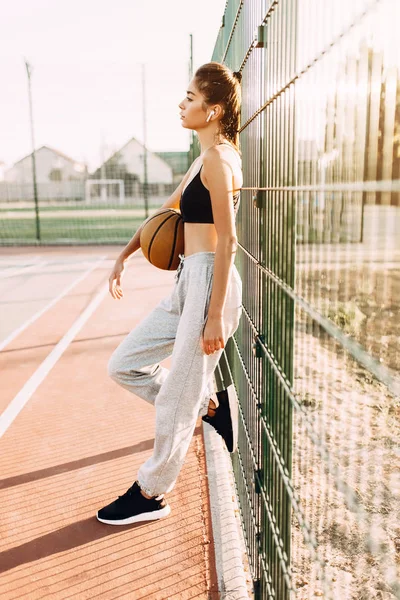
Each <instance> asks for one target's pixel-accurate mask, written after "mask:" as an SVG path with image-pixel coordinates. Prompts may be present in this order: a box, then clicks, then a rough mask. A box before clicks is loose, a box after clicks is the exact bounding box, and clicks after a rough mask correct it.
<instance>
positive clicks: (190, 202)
mask: <svg viewBox="0 0 400 600" xmlns="http://www.w3.org/2000/svg"><path fill="white" fill-rule="evenodd" d="M202 166H203V165H201V167H200V169H199V171H198V173H196V175H195V176H194V177H193V179H192V180H191V182H190V183H189V185H187V186H186V188H185V189H184V191H183V194H182V195H181V198H180V205H179V206H180V211H181V215H182V220H183V222H184V223H214V217H213V212H212V206H211V197H210V192H209V191H208V189H207V188H206V187H205V185H204V184H203V182H202V181H201V177H200V171H201V168H202ZM239 196H240V192H238V193H237V194H235V195H234V196H233V209H234V211H235V215H236V213H237V209H238V208H239V201H240V198H239Z"/></svg>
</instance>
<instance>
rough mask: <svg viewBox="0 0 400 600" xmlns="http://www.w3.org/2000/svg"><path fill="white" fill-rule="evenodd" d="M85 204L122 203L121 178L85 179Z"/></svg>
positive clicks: (122, 187)
mask: <svg viewBox="0 0 400 600" xmlns="http://www.w3.org/2000/svg"><path fill="white" fill-rule="evenodd" d="M85 202H86V204H120V205H121V204H124V203H125V189H124V180H123V179H87V180H86V185H85Z"/></svg>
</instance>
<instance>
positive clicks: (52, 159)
mask: <svg viewBox="0 0 400 600" xmlns="http://www.w3.org/2000/svg"><path fill="white" fill-rule="evenodd" d="M35 161H36V181H37V183H38V184H39V183H50V182H66V181H76V182H79V181H84V180H85V179H86V178H87V167H86V165H85V164H84V163H81V162H78V161H76V160H74V159H72V158H70V157H69V156H66V155H65V154H63V153H62V152H59V150H55V149H54V148H51V147H50V146H42V147H41V148H39V149H38V150H36V152H35ZM32 180H33V177H32V154H28V155H27V156H25V157H24V158H21V160H19V161H18V162H16V163H15V164H14V165H13V166H12V167H11V168H10V169H8V170H6V171H5V173H4V181H6V182H7V183H15V184H19V185H24V184H31V183H32Z"/></svg>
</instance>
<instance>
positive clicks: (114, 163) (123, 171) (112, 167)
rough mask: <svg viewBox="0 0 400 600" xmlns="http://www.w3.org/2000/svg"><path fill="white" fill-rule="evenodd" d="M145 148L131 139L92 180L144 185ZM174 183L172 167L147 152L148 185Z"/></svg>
mask: <svg viewBox="0 0 400 600" xmlns="http://www.w3.org/2000/svg"><path fill="white" fill-rule="evenodd" d="M144 155H145V147H144V145H143V144H142V143H141V142H139V141H138V140H137V139H136V138H134V137H133V138H131V139H130V140H129V142H127V143H126V144H125V145H124V146H122V148H120V149H119V150H118V151H117V152H115V153H114V154H113V155H112V156H110V158H109V159H107V160H106V161H105V162H104V163H103V164H102V165H101V166H100V167H99V168H98V169H96V171H95V172H94V173H92V174H91V178H92V179H123V180H124V181H125V184H126V185H127V184H128V185H129V184H130V183H131V184H132V183H138V184H143V182H144ZM173 182H174V175H173V169H172V167H171V166H170V165H169V164H168V162H166V161H165V160H164V159H163V158H161V157H160V156H159V155H158V154H156V153H154V152H151V151H150V150H147V183H148V185H149V189H152V186H158V187H160V186H162V185H165V186H170V185H171V184H173Z"/></svg>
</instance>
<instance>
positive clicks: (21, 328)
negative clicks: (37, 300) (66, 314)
mask: <svg viewBox="0 0 400 600" xmlns="http://www.w3.org/2000/svg"><path fill="white" fill-rule="evenodd" d="M105 259H106V256H102V257H101V258H100V259H99V260H97V261H96V262H95V263H93V265H92V266H91V267H89V269H87V270H86V271H84V273H82V275H80V276H79V277H78V279H75V281H73V282H72V283H70V284H69V285H68V286H67V287H66V288H65V289H64V290H63V291H62V292H61V293H60V294H59V295H58V296H56V297H55V298H54V299H53V300H51V302H49V304H46V306H45V307H44V308H41V309H40V310H39V311H38V312H37V313H35V314H34V315H33V316H32V317H30V318H29V319H28V320H27V321H25V323H23V324H22V325H20V326H19V327H18V328H17V329H15V330H14V331H13V332H12V333H10V335H9V336H8V337H6V339H5V340H3V341H2V342H0V352H1V351H2V350H3V349H4V348H5V347H6V346H7V345H8V344H9V343H10V342H12V340H13V339H15V338H16V337H17V336H18V335H19V334H20V333H22V332H23V331H24V330H25V329H26V328H27V327H29V325H32V323H34V322H35V321H36V320H37V319H38V318H39V317H41V316H42V315H43V314H44V313H45V312H46V311H48V310H49V309H50V308H52V307H53V306H54V305H55V304H57V302H58V301H59V300H61V298H63V297H64V296H66V295H67V294H69V292H70V291H71V290H72V289H73V288H74V287H75V286H76V285H78V283H80V282H81V281H82V279H85V277H86V276H87V275H89V273H91V272H92V271H94V270H95V269H96V268H97V267H98V266H99V265H100V264H101V263H102V262H103V261H104V260H105Z"/></svg>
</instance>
